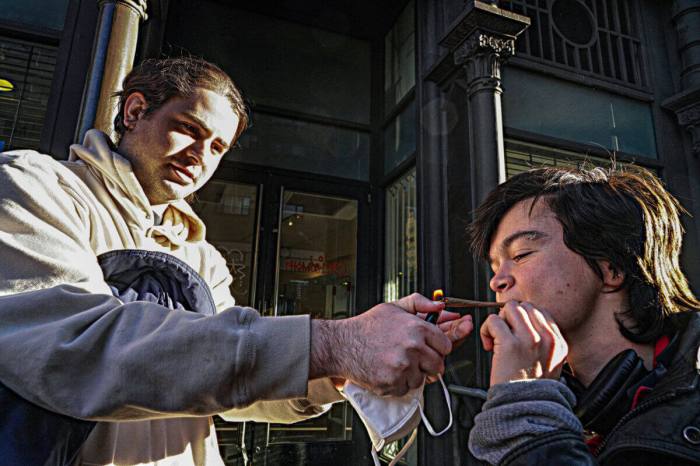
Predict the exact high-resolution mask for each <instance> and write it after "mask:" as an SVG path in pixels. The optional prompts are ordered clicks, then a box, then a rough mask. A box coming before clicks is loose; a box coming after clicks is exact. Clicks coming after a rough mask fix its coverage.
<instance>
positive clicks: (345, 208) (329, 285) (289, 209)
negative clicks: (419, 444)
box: [268, 191, 357, 443]
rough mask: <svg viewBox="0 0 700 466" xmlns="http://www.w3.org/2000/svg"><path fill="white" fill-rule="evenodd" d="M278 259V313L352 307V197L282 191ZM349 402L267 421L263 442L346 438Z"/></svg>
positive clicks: (333, 314) (347, 311)
mask: <svg viewBox="0 0 700 466" xmlns="http://www.w3.org/2000/svg"><path fill="white" fill-rule="evenodd" d="M283 199H284V202H283V206H282V211H281V214H282V215H281V221H280V229H279V234H280V247H279V256H278V258H277V264H278V267H279V271H278V272H279V275H278V276H279V279H278V285H277V303H276V304H277V305H276V310H277V315H295V314H311V316H312V317H315V318H323V319H339V318H346V317H350V316H351V315H352V314H354V312H355V284H356V283H357V281H356V264H357V201H355V200H350V199H342V198H337V197H330V196H322V195H315V194H306V193H300V192H294V191H287V192H285V193H284V198H283ZM351 411H352V410H351V408H350V405H349V404H347V403H337V404H336V405H334V406H333V408H332V409H331V410H330V412H328V413H327V414H325V415H323V416H319V417H317V418H314V419H310V420H308V421H304V422H300V423H296V424H294V425H293V426H288V425H282V424H270V428H269V429H270V430H269V433H268V443H296V442H312V441H314V442H317V441H328V440H335V441H337V440H350V438H351V435H352V417H351Z"/></svg>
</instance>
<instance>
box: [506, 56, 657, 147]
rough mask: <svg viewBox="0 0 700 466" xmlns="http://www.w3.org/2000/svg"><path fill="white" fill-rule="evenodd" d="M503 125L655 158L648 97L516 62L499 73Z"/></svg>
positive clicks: (652, 123)
mask: <svg viewBox="0 0 700 466" xmlns="http://www.w3.org/2000/svg"><path fill="white" fill-rule="evenodd" d="M503 91H504V92H503V117H504V122H505V125H506V126H507V127H510V128H515V129H521V130H525V131H530V132H533V133H538V134H544V135H547V136H552V137H556V138H560V139H568V140H571V141H576V142H581V143H584V144H592V145H598V146H602V147H604V148H606V149H610V150H612V151H622V152H627V153H630V154H637V155H642V156H645V157H650V158H656V157H657V154H656V139H655V136H654V122H653V120H652V113H651V107H650V105H649V104H648V103H646V102H641V101H638V100H635V99H631V98H627V97H623V96H619V95H615V94H611V93H609V92H605V91H601V90H596V89H592V88H590V87H586V86H580V85H577V84H573V83H569V82H566V81H561V80H557V79H553V78H549V77H546V76H542V75H540V74H537V73H532V72H528V71H524V70H520V69H517V68H512V67H510V68H507V69H506V70H505V71H504V73H503Z"/></svg>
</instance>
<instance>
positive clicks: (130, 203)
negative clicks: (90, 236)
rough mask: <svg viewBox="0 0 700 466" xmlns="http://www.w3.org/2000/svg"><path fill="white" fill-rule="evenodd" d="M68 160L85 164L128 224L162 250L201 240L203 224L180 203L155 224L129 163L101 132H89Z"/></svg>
mask: <svg viewBox="0 0 700 466" xmlns="http://www.w3.org/2000/svg"><path fill="white" fill-rule="evenodd" d="M68 160H69V161H78V160H80V161H82V162H84V163H85V164H86V165H87V166H88V167H89V169H90V170H91V172H92V174H93V175H94V176H96V177H97V178H100V179H101V180H102V181H103V183H104V185H105V186H106V187H107V190H108V191H109V192H110V194H111V195H112V196H113V197H114V198H115V199H116V200H117V201H118V204H119V205H120V206H121V208H122V210H123V212H122V213H123V214H124V215H125V217H127V220H128V221H129V222H130V223H137V224H138V226H139V227H140V229H143V230H145V231H146V236H150V237H153V239H154V240H156V241H157V242H158V243H159V244H161V245H162V246H165V247H170V248H177V247H179V246H182V244H184V242H196V241H201V240H203V239H204V236H205V227H204V223H203V222H202V220H201V219H200V218H199V217H198V216H197V214H195V213H194V211H193V210H192V207H190V205H189V204H188V203H187V202H186V201H185V200H182V199H180V200H177V201H173V202H172V203H170V204H168V206H167V207H166V209H165V210H164V212H163V215H162V221H161V223H160V224H159V225H155V224H154V221H155V215H154V213H153V207H152V206H151V203H150V202H149V200H148V198H147V197H146V193H145V192H144V191H143V188H142V187H141V184H140V183H139V181H138V179H137V178H136V175H135V174H134V171H133V169H132V166H131V162H129V160H128V159H127V158H126V157H124V156H122V155H121V154H119V153H117V152H115V150H114V146H113V144H112V142H111V141H110V139H109V137H108V136H107V135H106V134H104V133H103V132H102V131H99V130H96V129H91V130H89V131H88V132H87V133H86V134H85V139H84V140H83V143H82V144H73V145H71V146H70V154H69V157H68Z"/></svg>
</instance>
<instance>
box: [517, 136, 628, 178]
mask: <svg viewBox="0 0 700 466" xmlns="http://www.w3.org/2000/svg"><path fill="white" fill-rule="evenodd" d="M610 163H611V160H610V159H607V158H603V157H593V156H590V155H586V154H582V153H577V152H571V151H565V150H561V149H555V148H551V147H546V146H540V145H536V144H529V143H524V142H520V141H514V140H506V176H507V177H508V178H510V177H511V176H513V175H517V174H518V173H521V172H524V171H526V170H530V169H531V168H540V167H581V166H583V165H584V164H585V165H586V166H596V167H608V166H610ZM617 163H618V164H620V165H625V163H622V162H617Z"/></svg>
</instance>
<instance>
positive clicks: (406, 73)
mask: <svg viewBox="0 0 700 466" xmlns="http://www.w3.org/2000/svg"><path fill="white" fill-rule="evenodd" d="M415 40H416V39H415V21H414V3H413V1H411V2H409V3H408V5H407V6H406V8H404V10H403V11H402V12H401V14H400V15H399V18H398V19H397V20H396V23H395V24H394V27H392V28H391V31H389V33H388V34H387V35H386V37H385V38H384V96H385V101H384V113H385V114H386V113H389V112H391V110H392V109H393V108H394V106H395V105H396V104H397V103H398V102H399V101H400V100H401V99H402V98H403V96H405V95H406V94H408V91H410V90H411V89H413V86H414V85H415V84H416V45H415Z"/></svg>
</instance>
